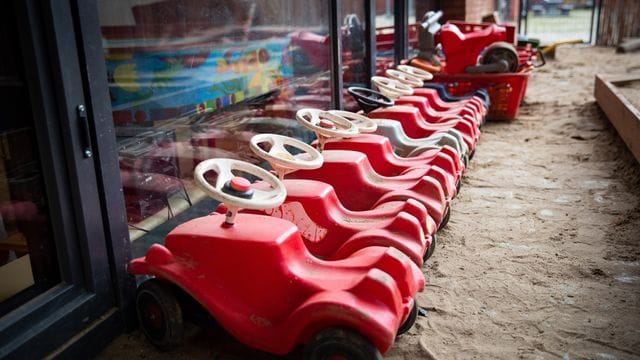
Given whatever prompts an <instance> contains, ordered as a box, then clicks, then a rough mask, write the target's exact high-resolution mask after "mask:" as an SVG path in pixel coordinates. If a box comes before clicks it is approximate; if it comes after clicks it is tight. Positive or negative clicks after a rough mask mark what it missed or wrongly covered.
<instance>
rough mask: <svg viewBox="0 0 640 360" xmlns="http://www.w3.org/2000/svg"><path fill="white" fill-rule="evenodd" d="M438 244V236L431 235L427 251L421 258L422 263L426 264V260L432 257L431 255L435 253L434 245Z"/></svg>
mask: <svg viewBox="0 0 640 360" xmlns="http://www.w3.org/2000/svg"><path fill="white" fill-rule="evenodd" d="M437 244H438V236H437V235H436V234H432V235H431V244H429V247H428V248H427V251H425V252H424V255H423V256H422V261H423V262H427V260H428V259H429V258H430V257H431V255H433V253H434V252H435V251H436V245H437Z"/></svg>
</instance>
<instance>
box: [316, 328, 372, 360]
mask: <svg viewBox="0 0 640 360" xmlns="http://www.w3.org/2000/svg"><path fill="white" fill-rule="evenodd" d="M334 356H336V357H339V356H341V357H343V358H346V359H349V360H382V355H381V354H380V352H379V351H378V349H377V348H376V347H375V346H374V345H373V344H372V343H371V341H369V340H368V339H367V338H365V337H364V336H362V335H360V334H359V333H357V332H355V331H353V330H350V329H344V328H328V329H325V330H322V331H320V332H319V333H318V334H316V336H314V337H313V338H312V339H311V341H310V342H309V344H307V346H306V348H305V352H304V359H305V360H329V359H331V358H332V357H334Z"/></svg>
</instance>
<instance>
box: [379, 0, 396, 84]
mask: <svg viewBox="0 0 640 360" xmlns="http://www.w3.org/2000/svg"><path fill="white" fill-rule="evenodd" d="M393 8H394V0H384V1H376V47H377V49H376V50H377V57H376V74H378V75H384V71H385V70H386V69H389V68H392V67H393V64H394V61H395V59H394V56H395V55H394V54H395V51H394V29H393V25H394V19H395V17H394V15H393Z"/></svg>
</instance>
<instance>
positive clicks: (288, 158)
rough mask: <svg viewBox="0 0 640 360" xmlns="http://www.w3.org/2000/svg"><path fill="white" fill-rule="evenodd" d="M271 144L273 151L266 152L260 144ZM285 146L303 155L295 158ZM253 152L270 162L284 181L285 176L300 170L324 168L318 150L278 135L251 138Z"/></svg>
mask: <svg viewBox="0 0 640 360" xmlns="http://www.w3.org/2000/svg"><path fill="white" fill-rule="evenodd" d="M264 143H269V144H270V145H271V149H269V151H265V150H263V149H262V148H261V147H260V144H264ZM285 145H288V146H291V147H293V148H295V149H297V150H301V151H302V154H300V155H298V156H294V155H293V154H292V153H291V152H290V151H289V150H288V149H287V148H286V147H285ZM249 146H250V147H251V150H252V151H253V152H254V153H255V154H256V155H258V156H259V157H261V158H262V159H265V160H267V161H268V162H269V164H270V165H271V167H272V168H273V170H275V172H276V174H278V177H279V178H280V179H282V178H283V177H284V175H286V174H288V173H290V172H292V171H295V170H299V169H307V170H310V169H317V168H319V167H320V166H322V162H323V159H322V155H321V154H320V152H319V151H318V150H316V149H315V148H313V147H312V146H311V145H308V144H305V143H304V142H302V141H300V140H297V139H294V138H291V137H288V136H282V135H277V134H257V135H254V136H253V137H252V138H251V141H250V143H249Z"/></svg>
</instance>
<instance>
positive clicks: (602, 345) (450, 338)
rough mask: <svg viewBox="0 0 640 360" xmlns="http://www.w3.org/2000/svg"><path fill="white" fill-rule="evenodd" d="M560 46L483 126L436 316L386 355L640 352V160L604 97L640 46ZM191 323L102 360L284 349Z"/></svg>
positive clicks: (138, 338)
mask: <svg viewBox="0 0 640 360" xmlns="http://www.w3.org/2000/svg"><path fill="white" fill-rule="evenodd" d="M556 55H557V60H555V61H550V62H548V63H547V65H546V66H545V67H543V68H540V69H537V71H536V73H535V74H534V76H533V77H532V79H531V81H530V83H529V89H528V92H527V96H526V98H525V102H524V104H523V106H522V107H521V109H520V115H519V116H518V119H517V120H516V121H513V122H490V123H488V124H487V125H486V126H485V127H484V128H483V135H482V138H481V140H480V144H479V145H478V147H477V151H476V155H475V157H474V159H473V160H472V162H471V165H470V167H469V169H468V170H467V172H466V175H465V178H464V180H463V184H464V185H463V188H462V192H461V194H460V195H459V196H458V198H457V199H456V200H455V201H454V204H453V213H452V217H451V221H450V223H449V226H448V227H447V228H446V229H445V230H444V231H443V232H442V233H441V236H440V242H439V245H438V248H437V250H436V253H435V254H434V255H433V257H432V258H431V260H430V262H429V263H428V264H427V265H426V266H425V268H424V273H425V277H426V281H427V285H426V288H425V290H424V292H423V293H421V294H419V295H418V301H419V303H420V304H421V306H422V307H423V308H424V310H425V311H424V316H420V317H419V318H418V320H417V323H416V325H415V326H414V328H413V329H411V330H410V331H409V332H408V333H407V334H405V335H403V336H402V337H400V338H399V339H398V340H397V341H396V343H395V345H394V346H393V348H392V349H391V350H390V351H389V352H388V353H387V354H386V356H385V358H386V359H456V358H465V359H466V358H477V359H514V358H527V359H529V358H532V359H538V358H545V359H547V358H550V359H553V358H564V359H581V358H589V359H634V358H640V164H638V163H637V162H636V161H635V159H634V158H633V156H632V155H631V154H630V152H629V151H628V150H627V149H626V147H625V146H624V144H623V142H622V141H621V140H620V138H619V137H618V136H617V134H616V133H615V129H613V128H612V126H611V125H610V124H609V122H608V120H607V119H606V117H605V116H604V114H603V113H602V112H601V111H600V109H599V108H598V106H597V104H596V102H595V99H594V97H593V84H594V75H595V74H597V73H617V74H620V73H630V72H635V73H640V55H639V54H638V53H636V54H615V51H614V49H613V48H589V47H561V48H559V49H558V50H557V53H556ZM190 334H191V335H190V336H189V338H188V340H187V341H188V343H187V345H186V346H184V347H182V348H181V349H180V350H178V351H173V352H170V353H160V352H158V351H157V350H156V349H155V348H153V347H152V346H151V345H149V344H148V343H147V342H146V341H145V339H144V336H143V335H141V333H140V332H139V331H135V332H133V333H131V334H125V335H123V336H121V337H120V338H118V339H117V340H116V341H115V342H113V343H112V345H111V346H110V347H109V348H107V349H106V350H105V351H104V352H103V353H102V354H101V355H100V356H99V358H100V359H110V358H125V357H126V358H130V359H142V358H154V359H196V358H197V359H201V358H202V359H204V358H208V359H269V358H276V357H272V356H270V355H267V354H263V353H260V352H256V351H253V350H250V349H247V348H246V347H244V346H242V345H241V344H238V343H236V342H234V341H233V340H231V339H230V337H229V336H228V335H226V334H224V332H221V331H220V330H215V329H214V330H212V329H206V330H199V328H195V327H194V328H190ZM299 356H300V353H296V354H292V355H290V356H288V357H287V358H290V359H296V358H298V357H299Z"/></svg>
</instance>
